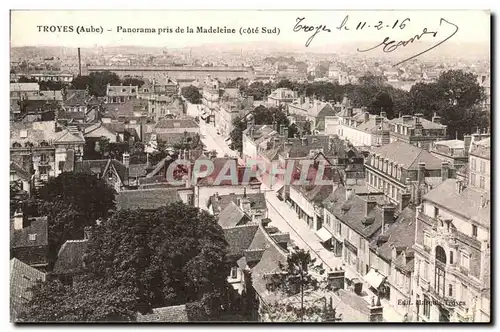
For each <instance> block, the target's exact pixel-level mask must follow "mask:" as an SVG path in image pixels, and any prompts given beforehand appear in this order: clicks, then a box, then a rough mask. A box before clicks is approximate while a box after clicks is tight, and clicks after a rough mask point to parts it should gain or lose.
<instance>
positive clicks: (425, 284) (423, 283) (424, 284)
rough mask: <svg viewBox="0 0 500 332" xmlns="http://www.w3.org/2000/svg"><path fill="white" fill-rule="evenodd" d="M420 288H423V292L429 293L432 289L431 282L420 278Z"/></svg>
mask: <svg viewBox="0 0 500 332" xmlns="http://www.w3.org/2000/svg"><path fill="white" fill-rule="evenodd" d="M419 284H420V287H422V290H423V291H425V292H426V291H428V290H429V288H430V282H428V281H427V280H425V279H424V278H422V277H420V282H419Z"/></svg>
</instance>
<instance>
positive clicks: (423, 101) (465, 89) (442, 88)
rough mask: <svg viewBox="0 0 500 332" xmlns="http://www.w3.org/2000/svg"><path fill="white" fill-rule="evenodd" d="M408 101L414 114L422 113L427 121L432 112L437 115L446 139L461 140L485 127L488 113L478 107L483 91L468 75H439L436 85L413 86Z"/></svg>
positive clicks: (472, 77)
mask: <svg viewBox="0 0 500 332" xmlns="http://www.w3.org/2000/svg"><path fill="white" fill-rule="evenodd" d="M410 98H411V106H412V109H413V111H414V112H415V113H423V114H424V117H426V118H428V119H430V118H431V117H432V115H433V114H434V113H437V115H439V116H441V117H442V122H443V123H444V124H446V125H447V133H448V136H449V137H450V138H454V137H455V136H457V137H458V138H462V137H463V135H464V134H468V133H472V132H473V131H474V130H476V129H478V128H483V129H484V128H487V127H488V126H489V116H488V114H487V113H485V112H481V111H480V110H479V108H478V104H479V103H480V101H481V100H483V98H484V91H483V90H482V88H481V86H480V85H479V84H478V82H477V76H476V75H474V74H472V73H468V72H464V71H462V70H449V71H446V72H443V73H441V75H440V76H439V78H438V80H437V81H436V82H433V83H428V84H425V83H419V84H415V85H414V86H413V87H412V88H411V90H410Z"/></svg>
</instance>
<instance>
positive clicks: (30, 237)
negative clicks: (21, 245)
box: [28, 234, 36, 241]
mask: <svg viewBox="0 0 500 332" xmlns="http://www.w3.org/2000/svg"><path fill="white" fill-rule="evenodd" d="M28 236H29V239H30V241H36V234H29V235H28Z"/></svg>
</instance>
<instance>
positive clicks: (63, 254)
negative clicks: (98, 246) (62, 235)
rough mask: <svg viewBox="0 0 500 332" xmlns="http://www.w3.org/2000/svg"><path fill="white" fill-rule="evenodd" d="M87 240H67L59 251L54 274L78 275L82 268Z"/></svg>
mask: <svg viewBox="0 0 500 332" xmlns="http://www.w3.org/2000/svg"><path fill="white" fill-rule="evenodd" d="M87 245H88V240H68V241H66V242H65V243H64V244H63V245H62V246H61V249H59V253H58V254H57V261H56V263H55V265H54V273H56V274H72V273H79V272H80V271H81V270H82V268H83V254H84V253H85V250H87Z"/></svg>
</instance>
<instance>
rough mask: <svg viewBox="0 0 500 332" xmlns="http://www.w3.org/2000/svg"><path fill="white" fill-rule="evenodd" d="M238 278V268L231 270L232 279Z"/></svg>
mask: <svg viewBox="0 0 500 332" xmlns="http://www.w3.org/2000/svg"><path fill="white" fill-rule="evenodd" d="M237 277H238V268H237V267H236V266H234V267H232V268H231V278H232V279H236V278H237Z"/></svg>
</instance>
